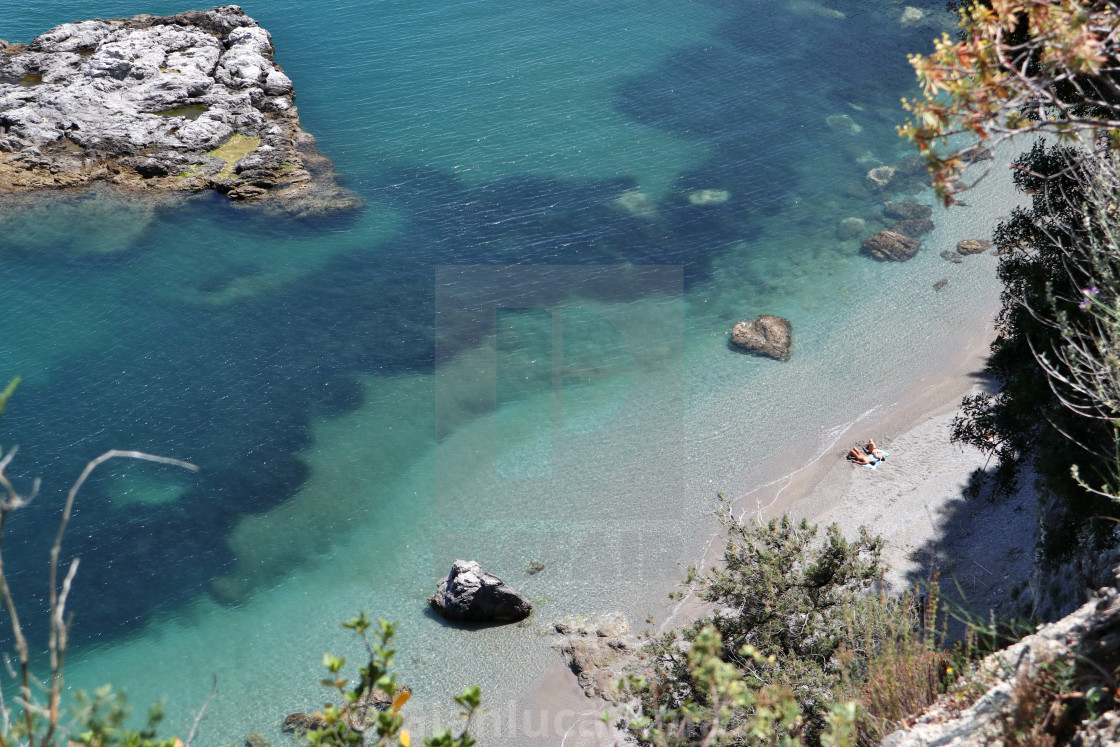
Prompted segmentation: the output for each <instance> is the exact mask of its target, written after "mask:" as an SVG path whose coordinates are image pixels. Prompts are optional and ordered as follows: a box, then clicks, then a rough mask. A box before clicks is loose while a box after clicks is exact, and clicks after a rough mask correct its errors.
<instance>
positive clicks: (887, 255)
mask: <svg viewBox="0 0 1120 747" xmlns="http://www.w3.org/2000/svg"><path fill="white" fill-rule="evenodd" d="M921 247H922V242H920V241H918V240H917V239H912V238H910V237H909V236H904V235H903V234H901V233H895V232H894V231H880V232H879V233H877V234H875V235H874V236H870V237H868V238H867V239H865V240H864V242H863V246H862V247H861V248H862V251H863V253H864V254H866V255H868V256H869V257H872V258H873V259H877V260H880V261H882V262H888V261H889V262H905V261H906V260H908V259H912V258H913V257H914V255H915V254H917V253H918V250H919V249H921Z"/></svg>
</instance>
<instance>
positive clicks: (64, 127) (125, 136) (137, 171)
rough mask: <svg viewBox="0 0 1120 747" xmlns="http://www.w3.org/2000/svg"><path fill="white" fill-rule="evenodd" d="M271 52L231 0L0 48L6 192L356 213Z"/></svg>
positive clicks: (69, 27) (0, 178)
mask: <svg viewBox="0 0 1120 747" xmlns="http://www.w3.org/2000/svg"><path fill="white" fill-rule="evenodd" d="M272 56H273V46H272V38H271V36H270V35H269V33H268V32H267V31H266V30H265V29H263V28H261V27H260V26H258V25H257V22H256V21H254V20H253V19H252V18H250V17H249V16H247V15H245V13H244V12H243V11H242V10H241V8H240V7H238V6H236V5H225V6H221V7H217V8H212V9H210V10H203V11H188V12H186V13H180V14H178V15H173V16H151V15H138V16H134V17H132V18H117V19H111V20H107V21H106V20H100V19H98V20H91V21H81V22H77V23H66V24H62V25H61V26H56V27H55V28H53V29H51V30H49V31H47V32H46V33H44V34H42V35H40V36H38V37H36V38H35V39H33V40H32V41H31V42H30V43H29V44H26V45H25V44H8V43H7V42H4V41H0V191H3V192H12V191H28V190H42V189H59V188H73V187H84V186H87V185H90V184H93V183H95V182H108V183H111V184H113V185H115V186H116V187H118V188H120V189H123V190H126V191H129V192H136V193H141V194H147V195H155V194H166V193H194V192H203V191H206V190H216V191H218V192H220V193H222V194H225V195H227V196H228V197H229V198H230V199H232V200H238V201H253V202H260V203H265V204H268V205H271V206H275V207H277V208H278V209H281V210H283V211H285V212H289V213H294V214H319V213H329V212H335V211H340V210H348V209H353V208H355V207H357V206H358V204H359V200H358V198H357V197H356V196H355V195H353V194H351V193H350V192H347V191H346V190H344V189H342V188H341V187H339V186H338V184H337V183H336V180H335V173H334V169H333V165H332V164H331V162H330V160H329V159H327V158H326V157H324V156H322V155H321V154H320V153H318V151H317V150H316V149H315V147H314V142H315V140H314V138H313V137H312V136H311V135H309V134H308V133H306V132H304V131H303V130H302V129H301V128H300V121H299V115H298V112H297V110H296V107H295V105H294V103H293V101H294V98H295V90H294V88H293V85H292V81H291V79H289V78H288V76H287V75H285V74H284V72H283V71H282V70H281V69H280V66H279V65H277V64H276V63H275V62H274V61H273V59H272Z"/></svg>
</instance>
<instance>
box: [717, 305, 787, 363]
mask: <svg viewBox="0 0 1120 747" xmlns="http://www.w3.org/2000/svg"><path fill="white" fill-rule="evenodd" d="M731 344H732V345H733V346H734V347H736V348H738V349H739V350H743V351H746V352H748V353H754V354H755V355H764V356H767V357H769V358H773V359H775V360H779V361H788V360H789V358H790V355H792V353H793V324H791V323H790V321H789V319H784V318H782V317H780V316H773V315H772V314H763V315H762V316H760V317H758V318H757V319H754V320H752V321H749V322H748V321H743V322H739V323H738V324H736V325H735V326H734V327H733V328H732V329H731Z"/></svg>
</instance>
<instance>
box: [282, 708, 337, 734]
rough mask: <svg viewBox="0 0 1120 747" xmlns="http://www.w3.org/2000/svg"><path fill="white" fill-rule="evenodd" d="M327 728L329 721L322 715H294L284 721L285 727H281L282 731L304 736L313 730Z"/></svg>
mask: <svg viewBox="0 0 1120 747" xmlns="http://www.w3.org/2000/svg"><path fill="white" fill-rule="evenodd" d="M326 726H327V721H326V719H324V718H323V716H322V714H319V713H293V714H291V715H289V716H288V717H287V718H285V719H284V725H283V726H281V727H280V731H283V732H287V733H289V734H295V735H297V736H302V735H303V734H305V733H306V732H309V731H311V730H312V729H324V728H326Z"/></svg>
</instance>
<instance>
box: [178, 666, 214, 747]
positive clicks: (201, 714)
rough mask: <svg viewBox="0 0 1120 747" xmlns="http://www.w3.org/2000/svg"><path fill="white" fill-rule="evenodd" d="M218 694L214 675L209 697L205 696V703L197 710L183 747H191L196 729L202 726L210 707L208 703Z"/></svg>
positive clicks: (196, 732) (196, 733)
mask: <svg viewBox="0 0 1120 747" xmlns="http://www.w3.org/2000/svg"><path fill="white" fill-rule="evenodd" d="M217 694H218V675H216V674H215V675H214V684H213V686H212V687H211V688H210V695H209V696H207V698H206V702H205V703H203V704H202V708H200V709H198V713H197V714H196V715H195V717H194V723H193V724H191V731H190V734H188V735H187V742H186V745H185V747H191V743H192V742H194V738H195V737H196V736H198V727H199V725H201V724H202V719H203V718H205V716H206V709H207V708H208V707H209V706H210V701H212V700H213V699H214V696H215V695H217Z"/></svg>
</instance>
